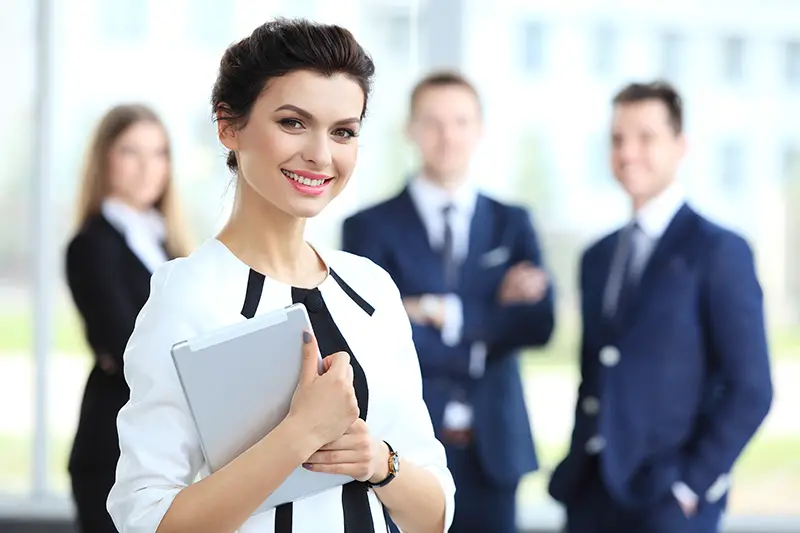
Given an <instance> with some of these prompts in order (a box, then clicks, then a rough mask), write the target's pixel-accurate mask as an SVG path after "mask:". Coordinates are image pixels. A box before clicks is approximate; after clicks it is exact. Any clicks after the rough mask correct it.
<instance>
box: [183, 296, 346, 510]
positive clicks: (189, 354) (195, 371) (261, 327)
mask: <svg viewBox="0 0 800 533" xmlns="http://www.w3.org/2000/svg"><path fill="white" fill-rule="evenodd" d="M305 330H308V331H311V322H310V320H309V318H308V313H307V312H306V308H305V306H303V304H294V305H291V306H289V307H287V308H285V309H278V310H275V311H270V312H268V313H265V314H263V315H258V316H255V317H253V318H251V319H249V320H245V321H243V322H239V323H236V324H233V325H230V326H226V327H224V328H221V329H218V330H215V331H212V332H209V333H207V334H204V335H201V336H199V337H197V338H194V339H190V340H186V341H183V342H180V343H178V344H176V345H175V346H173V347H172V359H173V361H174V363H175V368H176V370H177V372H178V377H179V379H180V382H181V386H182V387H183V392H184V394H185V396H186V401H187V402H188V404H189V408H190V410H191V413H192V417H193V418H194V422H195V425H196V427H197V431H198V433H199V436H200V443H201V446H202V449H203V454H204V456H205V459H206V462H207V463H208V465H209V469H210V471H211V472H212V473H213V472H216V471H217V470H219V469H220V468H222V467H223V466H225V465H226V464H228V463H229V462H230V461H232V460H233V459H234V458H236V457H237V456H238V455H239V454H241V453H242V452H244V451H245V450H247V449H248V448H250V447H251V446H253V445H254V444H255V443H257V442H258V441H259V440H261V439H262V438H263V437H264V436H265V435H267V434H268V433H269V432H270V431H272V430H273V429H274V428H275V426H277V425H278V424H279V423H280V422H281V421H282V420H283V419H284V417H286V415H287V414H288V413H289V406H290V404H291V401H292V396H293V394H294V391H295V388H296V387H297V383H298V381H299V379H300V369H301V366H302V356H303V331H305ZM318 365H319V370H320V372H321V371H322V357H321V356H319V360H318ZM352 480H353V478H351V477H348V476H339V475H331V474H324V473H319V472H309V471H307V470H305V469H304V468H302V467H300V468H298V469H297V470H295V471H294V472H293V473H292V474H291V475H290V476H289V478H287V479H286V481H285V482H284V483H283V484H282V485H281V486H280V487H279V488H278V489H277V490H276V491H275V492H273V493H272V495H271V496H270V497H269V498H268V499H267V500H266V501H265V502H264V504H263V505H262V506H261V507H259V509H258V511H256V512H263V511H266V510H268V509H272V508H274V507H276V506H277V505H280V504H282V503H286V502H290V501H296V500H299V499H301V498H304V497H307V496H310V495H312V494H317V493H319V492H321V491H323V490H326V489H330V488H333V487H336V486H340V485H343V484H344V483H347V482H349V481H352Z"/></svg>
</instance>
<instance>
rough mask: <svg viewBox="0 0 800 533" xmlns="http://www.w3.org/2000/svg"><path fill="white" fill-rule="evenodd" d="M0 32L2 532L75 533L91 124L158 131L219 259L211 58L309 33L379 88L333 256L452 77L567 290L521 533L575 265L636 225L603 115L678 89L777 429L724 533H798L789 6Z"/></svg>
mask: <svg viewBox="0 0 800 533" xmlns="http://www.w3.org/2000/svg"><path fill="white" fill-rule="evenodd" d="M1 11H2V17H0V68H2V70H3V75H2V76H0V80H2V81H0V100H1V101H3V102H4V105H3V106H2V109H0V163H1V166H0V168H2V170H0V529H3V527H4V526H3V524H4V523H5V522H4V520H5V519H4V516H5V517H12V516H15V517H18V518H19V517H25V518H26V519H29V518H35V517H36V516H50V517H53V518H55V519H58V520H67V519H68V518H69V516H70V513H71V508H70V501H69V492H68V489H69V482H68V477H67V473H66V463H67V455H68V451H69V447H70V446H71V439H72V436H73V432H74V430H75V423H76V421H77V414H78V411H77V410H78V406H79V405H80V399H81V398H80V395H81V394H82V390H83V386H84V383H85V378H86V374H87V372H88V370H89V368H90V365H91V360H90V356H89V355H88V350H87V347H86V346H85V343H84V340H83V332H82V330H81V326H80V323H79V322H78V319H77V317H76V314H75V311H74V308H73V306H72V302H71V301H70V299H69V295H68V293H67V291H66V287H65V284H64V279H63V252H64V245H65V244H66V240H67V239H68V238H69V236H70V234H71V232H72V231H74V229H75V228H74V224H73V219H74V204H75V194H76V185H77V183H78V177H79V174H80V169H81V164H82V158H83V155H84V153H85V149H86V146H87V143H88V141H89V138H90V135H91V133H92V131H91V130H92V128H93V127H94V125H95V123H96V121H97V120H98V119H99V117H100V116H101V115H102V114H103V113H104V112H105V111H106V110H107V109H108V108H109V107H111V106H112V105H115V104H117V103H121V102H131V101H141V102H144V103H147V104H149V105H152V106H153V107H154V108H155V109H156V110H157V111H158V112H159V113H160V114H161V115H162V116H163V118H164V119H165V122H166V125H167V127H168V129H169V133H170V135H171V138H172V142H173V156H174V163H175V171H176V178H177V183H178V186H179V189H180V194H181V196H182V198H183V201H184V203H185V205H186V206H187V208H188V211H189V212H188V215H189V219H190V222H191V224H192V228H193V230H194V234H195V237H196V239H197V240H203V239H205V238H208V237H210V236H211V235H213V232H214V231H215V230H216V229H217V228H218V227H219V225H220V224H221V223H222V221H224V219H225V216H226V214H227V210H228V209H229V206H230V196H231V176H230V174H229V173H228V171H227V169H226V167H225V158H224V153H223V150H222V148H221V147H220V145H219V143H218V140H217V138H216V127H215V125H214V124H213V122H212V120H211V118H212V117H211V114H210V104H209V97H210V91H211V86H212V84H213V82H214V78H215V74H216V69H217V66H218V62H219V58H220V57H221V55H222V53H223V51H224V50H225V48H226V47H227V46H228V45H229V44H231V43H232V42H235V41H236V40H237V39H239V38H241V37H244V36H246V35H247V34H249V32H250V31H252V29H253V28H255V27H256V26H257V25H259V24H261V23H262V22H264V21H265V20H267V19H270V18H272V17H275V16H287V17H291V16H304V17H307V18H310V19H315V20H319V21H324V22H336V23H340V24H342V25H344V26H346V27H347V28H349V29H351V30H352V31H353V32H354V33H355V35H356V36H357V37H358V38H359V40H360V41H361V42H362V44H363V45H364V46H365V47H366V48H367V49H368V50H369V51H370V52H371V54H372V55H373V57H374V59H375V62H376V65H377V80H376V85H375V89H374V96H373V98H372V99H371V101H370V109H369V111H368V117H367V122H366V124H365V128H364V131H363V134H362V136H361V138H360V144H361V148H360V154H359V158H360V159H359V163H358V169H357V171H356V175H355V176H354V179H353V180H352V181H351V185H350V186H349V187H348V190H347V191H346V192H345V193H344V194H343V195H342V197H341V198H340V199H338V200H337V201H336V202H335V204H334V206H333V207H332V208H331V209H330V210H328V211H326V213H325V214H324V216H322V217H321V218H320V219H318V220H313V221H312V222H311V224H310V226H309V237H310V238H312V239H314V240H316V241H318V242H321V243H322V244H324V245H329V246H334V247H335V246H338V236H339V233H340V231H339V224H340V222H341V220H342V219H343V218H344V217H346V216H347V215H349V214H350V213H352V212H353V211H355V210H356V209H357V208H360V207H363V206H365V205H368V204H370V203H372V202H375V201H378V200H380V199H383V198H385V197H387V196H389V195H390V194H392V193H394V192H395V191H396V190H397V189H398V188H399V187H401V186H402V184H403V182H404V180H405V179H406V178H407V177H408V175H409V174H410V173H411V172H413V171H414V164H415V159H414V156H413V154H412V153H411V151H410V149H409V146H408V145H407V143H406V142H405V139H404V131H403V126H404V120H405V117H406V112H407V100H408V92H409V90H410V88H411V87H412V85H413V84H414V83H415V81H416V80H417V78H418V77H419V76H421V75H422V74H423V73H425V72H426V71H427V70H428V69H431V68H437V67H452V68H458V69H461V70H463V72H464V73H465V74H466V75H467V76H468V77H470V78H471V79H473V80H474V81H475V82H476V85H477V86H478V89H479V90H480V92H481V96H482V99H483V102H484V107H485V116H486V131H485V141H484V143H483V146H482V148H481V151H480V154H479V156H478V158H477V160H476V162H475V172H474V175H475V178H476V180H478V182H479V183H480V184H481V186H482V187H484V189H485V190H487V191H488V192H489V193H491V194H494V195H496V196H498V197H500V198H502V199H504V200H509V201H513V202H517V203H521V204H525V205H527V206H529V207H530V208H531V209H532V212H533V215H534V217H535V218H536V223H537V227H538V228H539V229H540V231H541V232H542V234H543V235H542V238H543V245H544V250H545V253H546V256H547V258H548V262H549V266H550V267H551V271H552V272H553V275H554V276H555V278H556V283H557V285H558V287H559V290H558V294H559V298H560V300H559V320H558V326H557V334H556V337H555V339H554V341H553V342H552V344H551V345H550V346H549V347H548V348H547V349H545V350H542V351H538V352H535V353H531V354H527V355H526V356H525V357H524V359H523V361H522V362H521V364H522V365H523V368H524V376H525V387H526V394H527V397H528V401H529V405H530V411H531V413H532V420H531V423H532V424H534V425H535V426H536V430H535V434H536V435H537V438H538V442H537V445H538V448H539V451H540V455H541V459H542V462H543V470H542V471H541V472H540V473H537V474H534V475H532V476H530V479H528V480H526V482H525V483H524V485H523V487H522V489H521V490H520V494H519V498H520V503H521V505H520V524H521V526H524V528H532V529H531V531H533V530H541V531H548V530H552V531H555V530H556V528H557V527H558V524H559V521H560V510H559V509H558V507H556V506H555V504H554V503H553V502H552V500H550V499H549V497H547V496H546V494H545V491H544V486H545V484H546V481H547V477H548V475H549V469H550V468H552V467H553V466H554V464H555V462H556V461H557V460H558V459H560V458H561V457H562V456H563V453H564V451H565V447H566V446H567V443H568V439H569V432H570V430H571V425H572V416H573V411H574V401H575V397H574V395H575V390H576V379H577V351H576V342H577V336H578V334H579V331H578V323H577V322H578V320H577V307H576V287H575V281H576V277H577V275H576V267H577V263H578V259H579V254H580V252H581V250H582V249H583V248H584V247H585V246H586V245H587V244H588V243H589V242H590V241H591V240H592V239H594V238H597V237H598V236H600V235H601V234H603V233H604V232H607V231H609V230H611V229H613V228H614V227H615V226H617V225H619V224H621V223H623V222H624V221H625V220H626V217H627V216H628V206H627V205H626V202H625V198H624V196H623V195H622V194H621V193H620V192H619V190H618V187H617V185H616V183H615V182H614V179H613V177H612V176H611V173H610V170H609V162H608V148H609V135H608V128H609V119H610V112H611V104H610V101H611V98H612V97H613V94H614V93H615V92H616V90H618V89H619V88H620V87H621V86H622V85H623V84H625V83H628V82H630V81H634V80H641V81H646V80H650V79H652V78H655V77H664V78H666V79H668V80H669V81H671V82H673V83H674V84H675V85H676V86H677V87H678V89H679V90H680V91H681V93H682V94H683V96H684V99H685V110H686V111H685V112H686V131H687V135H688V137H689V142H690V151H689V156H688V158H687V160H686V162H685V165H684V166H683V168H682V171H681V177H682V180H683V183H684V184H685V186H686V189H687V191H688V194H689V197H690V199H691V200H692V201H693V202H694V204H695V205H696V206H697V207H698V208H699V210H700V211H701V212H703V213H705V214H707V215H708V216H710V217H711V218H712V219H715V220H718V221H719V222H721V223H723V224H726V225H728V226H731V227H733V228H735V229H736V230H738V231H740V232H742V233H743V234H744V235H746V236H747V238H748V239H749V240H750V242H751V243H752V245H753V247H754V249H755V251H756V254H757V259H758V267H759V275H760V278H761V280H762V283H763V286H764V288H765V292H766V299H767V300H766V301H767V307H768V319H769V324H770V340H771V346H772V354H773V365H774V373H775V377H774V379H775V390H776V396H775V402H774V407H773V410H772V412H771V413H770V416H769V417H768V419H767V421H766V423H765V424H764V426H763V428H762V430H761V431H760V432H759V434H758V435H757V437H756V439H755V440H754V441H753V443H752V444H751V445H750V446H749V447H748V449H747V450H746V451H745V453H744V455H743V457H742V459H741V461H740V463H739V465H738V467H737V470H736V471H735V472H734V478H735V481H734V489H733V492H732V493H731V497H730V504H729V510H730V513H729V515H730V516H729V517H728V522H727V523H728V527H729V528H731V529H730V531H748V532H750V531H752V532H755V531H765V532H770V531H789V530H790V529H781V528H782V527H784V525H785V527H793V528H794V529H791V530H792V531H800V503H798V499H797V494H800V417H797V415H796V406H798V405H800V390H798V387H797V386H796V383H798V382H800V334H799V333H798V325H799V324H800V209H798V208H797V205H798V204H800V126H798V117H800V2H796V1H790V0H769V1H764V0H760V1H756V0H728V1H724V0H654V1H652V2H629V1H624V0H604V1H600V0H494V1H491V2H489V1H484V0H416V1H415V0H340V1H338V2H331V1H323V0H158V1H156V0H114V1H100V0H69V1H66V0H49V1H45V0H39V1H38V2H34V1H32V0H2V10H1ZM536 528H538V529H536ZM737 528H738V529H737ZM759 528H761V529H759Z"/></svg>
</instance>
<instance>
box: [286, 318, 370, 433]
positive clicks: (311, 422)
mask: <svg viewBox="0 0 800 533" xmlns="http://www.w3.org/2000/svg"><path fill="white" fill-rule="evenodd" d="M318 355H319V348H318V346H317V340H316V339H315V338H314V336H313V335H311V334H310V333H308V332H305V333H304V334H303V367H302V369H301V372H300V381H299V382H298V384H297V389H296V390H295V393H294V397H293V398H292V404H291V406H290V408H289V415H288V416H287V418H291V419H294V420H297V421H299V422H300V423H301V424H302V425H303V427H304V428H305V429H306V430H307V431H308V432H309V434H311V435H312V436H313V438H314V441H315V442H318V443H319V444H318V446H319V445H322V444H324V443H326V442H331V441H334V440H336V439H338V438H339V437H341V436H342V435H343V434H344V433H345V431H347V428H349V427H350V426H351V425H352V424H353V422H354V421H355V420H356V419H357V418H358V402H357V401H356V393H355V389H354V388H353V368H352V367H351V366H350V356H349V355H348V354H347V353H345V352H339V353H335V354H333V355H330V356H328V357H326V358H325V372H324V373H323V374H322V375H320V374H319V368H318V362H317V358H318Z"/></svg>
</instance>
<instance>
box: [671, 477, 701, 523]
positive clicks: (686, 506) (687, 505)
mask: <svg viewBox="0 0 800 533" xmlns="http://www.w3.org/2000/svg"><path fill="white" fill-rule="evenodd" d="M672 496H673V497H674V498H675V500H676V501H677V502H678V505H679V506H680V508H681V511H683V514H684V515H686V518H691V517H692V516H694V515H695V514H696V513H697V495H696V494H695V493H694V492H692V489H690V488H689V487H688V486H686V485H685V484H684V483H681V482H678V483H675V484H673V485H672Z"/></svg>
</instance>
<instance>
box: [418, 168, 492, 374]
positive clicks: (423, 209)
mask: <svg viewBox="0 0 800 533" xmlns="http://www.w3.org/2000/svg"><path fill="white" fill-rule="evenodd" d="M408 192H409V194H410V195H411V201H412V202H413V204H414V206H415V207H416V208H417V212H418V213H419V216H420V218H421V219H422V223H423V225H424V226H425V230H426V231H427V233H428V242H429V243H430V246H431V248H432V249H434V250H440V249H441V248H442V246H443V245H444V230H445V223H444V222H445V218H444V209H445V207H447V206H452V209H451V210H450V212H449V214H448V218H449V222H450V228H451V230H452V232H453V256H454V257H455V259H456V261H458V262H462V261H464V259H466V257H467V253H468V252H469V237H470V235H469V229H470V225H471V224H472V216H473V215H474V214H475V205H476V204H477V203H478V190H477V189H476V188H475V187H474V186H473V185H472V184H470V183H468V182H467V183H464V184H463V185H462V186H461V187H459V188H458V189H457V190H456V191H455V192H451V191H447V190H445V189H443V188H441V187H439V186H438V185H436V184H435V183H433V182H432V181H430V180H429V179H427V178H425V177H424V176H417V177H415V178H414V179H413V180H411V183H410V184H409V186H408ZM444 305H445V318H444V325H443V327H442V342H444V343H445V344H446V345H448V346H455V345H457V344H458V343H459V342H461V330H462V327H463V324H464V312H463V307H462V303H461V299H460V298H459V297H458V296H457V295H455V294H446V295H444ZM481 373H482V371H481Z"/></svg>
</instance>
